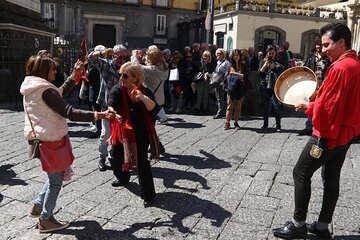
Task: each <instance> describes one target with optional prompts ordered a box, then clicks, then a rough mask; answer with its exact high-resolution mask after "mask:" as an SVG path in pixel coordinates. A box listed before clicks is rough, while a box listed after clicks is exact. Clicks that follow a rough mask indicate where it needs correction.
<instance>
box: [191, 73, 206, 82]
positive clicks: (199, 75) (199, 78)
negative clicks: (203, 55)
mask: <svg viewBox="0 0 360 240" xmlns="http://www.w3.org/2000/svg"><path fill="white" fill-rule="evenodd" d="M204 75H205V73H204V71H202V72H198V73H196V74H195V76H194V79H193V82H195V83H197V82H202V81H204V79H205V78H204Z"/></svg>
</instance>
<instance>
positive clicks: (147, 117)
mask: <svg viewBox="0 0 360 240" xmlns="http://www.w3.org/2000/svg"><path fill="white" fill-rule="evenodd" d="M143 81H144V74H143V71H142V67H141V65H139V64H137V63H131V62H127V63H125V64H124V65H122V66H121V68H120V82H121V84H120V82H119V83H118V84H117V85H115V86H114V87H113V89H112V90H111V93H110V98H109V102H108V109H109V111H114V112H116V118H115V119H114V120H113V121H112V122H111V130H112V131H111V137H110V142H111V144H112V145H113V146H112V151H113V158H114V159H113V171H114V175H115V177H116V180H115V181H114V182H113V184H112V185H113V186H123V185H125V184H127V183H128V182H129V180H130V170H131V169H137V170H138V175H139V185H140V192H141V198H142V199H144V207H149V206H150V205H151V204H152V203H153V201H154V198H155V196H156V193H155V187H154V180H153V177H152V172H151V165H150V161H149V160H151V159H155V160H158V159H159V152H160V149H159V148H160V146H159V140H158V138H157V135H156V130H155V116H156V114H157V113H158V111H159V108H160V107H159V105H158V104H157V103H156V101H155V97H154V95H153V93H152V92H151V90H149V89H148V88H146V87H144V86H143V85H142V82H143ZM149 145H150V159H149V158H148V148H149Z"/></svg>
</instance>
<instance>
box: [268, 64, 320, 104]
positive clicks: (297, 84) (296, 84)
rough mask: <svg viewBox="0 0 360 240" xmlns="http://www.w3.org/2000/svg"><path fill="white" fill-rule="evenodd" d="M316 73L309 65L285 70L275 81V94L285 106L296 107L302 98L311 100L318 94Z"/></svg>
mask: <svg viewBox="0 0 360 240" xmlns="http://www.w3.org/2000/svg"><path fill="white" fill-rule="evenodd" d="M317 86H318V81H317V77H316V74H315V73H314V72H313V71H312V70H311V69H310V68H308V67H304V66H296V67H292V68H289V69H287V70H285V71H284V72H283V73H282V74H281V75H280V76H279V77H278V79H277V80H276V82H275V87H274V91H275V96H276V97H277V98H278V99H279V101H280V102H282V103H283V104H284V105H285V106H288V107H294V105H295V104H296V103H299V102H300V101H301V100H303V101H309V99H311V98H312V97H313V95H314V94H316V88H317Z"/></svg>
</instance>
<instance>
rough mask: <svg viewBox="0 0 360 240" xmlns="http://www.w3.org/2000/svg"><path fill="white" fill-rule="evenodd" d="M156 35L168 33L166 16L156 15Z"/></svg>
mask: <svg viewBox="0 0 360 240" xmlns="http://www.w3.org/2000/svg"><path fill="white" fill-rule="evenodd" d="M155 34H156V35H166V16H165V15H156V31H155Z"/></svg>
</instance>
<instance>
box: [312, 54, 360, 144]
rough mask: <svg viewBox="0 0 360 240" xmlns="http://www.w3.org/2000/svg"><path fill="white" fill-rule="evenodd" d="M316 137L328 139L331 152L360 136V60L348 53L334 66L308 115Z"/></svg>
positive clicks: (329, 71) (330, 69)
mask: <svg viewBox="0 0 360 240" xmlns="http://www.w3.org/2000/svg"><path fill="white" fill-rule="evenodd" d="M305 113H306V114H307V115H308V116H309V117H310V118H311V119H312V124H313V127H314V130H313V134H314V135H315V136H318V137H322V138H326V139H327V140H328V149H334V148H335V147H337V146H341V145H344V144H347V143H348V142H349V141H350V140H352V139H353V138H354V137H356V136H358V135H359V134H360V61H359V60H358V59H357V58H356V52H355V51H353V50H349V51H347V52H345V53H343V54H342V55H341V56H340V57H339V59H338V60H336V61H335V62H334V63H332V64H331V65H330V67H329V69H328V71H327V74H326V76H325V81H324V83H323V85H322V86H321V87H320V89H319V92H318V95H317V97H316V99H315V101H314V102H310V103H309V108H308V109H307V110H306V112H305Z"/></svg>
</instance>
